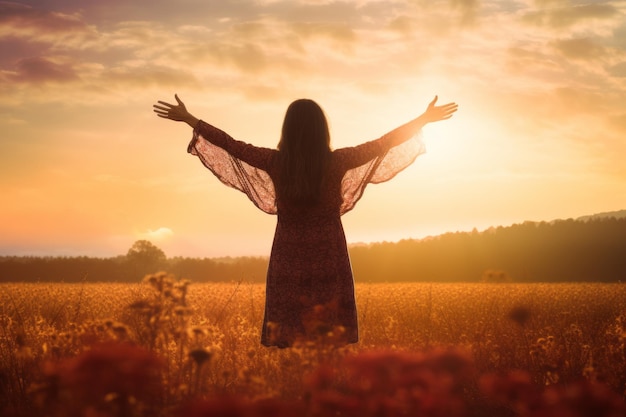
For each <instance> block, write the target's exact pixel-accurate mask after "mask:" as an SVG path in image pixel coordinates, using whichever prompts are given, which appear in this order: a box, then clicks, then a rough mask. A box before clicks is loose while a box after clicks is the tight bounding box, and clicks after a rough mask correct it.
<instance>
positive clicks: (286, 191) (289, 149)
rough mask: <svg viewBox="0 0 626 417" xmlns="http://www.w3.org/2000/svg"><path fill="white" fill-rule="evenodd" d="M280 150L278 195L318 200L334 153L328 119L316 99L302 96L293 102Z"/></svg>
mask: <svg viewBox="0 0 626 417" xmlns="http://www.w3.org/2000/svg"><path fill="white" fill-rule="evenodd" d="M278 150H279V151H280V152H279V155H280V158H281V162H280V163H281V181H280V184H279V187H278V197H279V198H285V199H287V200H289V201H290V202H292V203H296V204H300V205H307V204H315V203H316V202H317V201H318V199H319V195H320V189H321V183H322V180H323V175H324V172H325V170H326V165H327V162H328V158H329V156H330V133H329V130H328V122H327V120H326V116H325V115H324V111H323V110H322V108H321V107H320V106H319V105H318V104H317V103H316V102H314V101H313V100H309V99H299V100H296V101H294V102H293V103H291V104H290V105H289V107H288V108H287V113H286V114H285V120H284V122H283V129H282V134H281V138H280V142H279V143H278Z"/></svg>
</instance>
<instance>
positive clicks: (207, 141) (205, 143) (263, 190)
mask: <svg viewBox="0 0 626 417" xmlns="http://www.w3.org/2000/svg"><path fill="white" fill-rule="evenodd" d="M187 152H189V153H190V154H192V155H195V156H197V157H198V158H199V159H200V161H202V163H203V164H204V166H206V167H207V168H208V169H209V170H210V171H211V172H212V173H213V174H214V175H215V176H216V177H217V178H218V179H219V180H220V181H221V182H223V183H224V184H226V185H228V186H229V187H232V188H235V189H237V190H239V191H241V192H243V193H244V194H246V195H247V196H248V198H249V199H250V200H251V201H252V202H253V203H254V205H255V206H257V207H258V208H259V209H261V210H263V211H264V212H266V213H268V214H276V192H275V190H274V183H273V181H272V179H271V177H270V175H269V174H268V170H269V168H270V164H271V163H272V160H273V158H274V154H275V153H276V152H277V151H276V150H273V149H269V148H261V147H257V146H253V145H251V144H248V143H245V142H241V141H237V140H235V139H233V138H232V137H230V136H229V135H228V134H227V133H226V132H224V131H222V130H220V129H218V128H216V127H214V126H211V125H210V124H208V123H206V122H203V121H199V122H198V124H197V125H196V127H195V128H194V130H193V138H192V139H191V142H190V143H189V146H188V147H187Z"/></svg>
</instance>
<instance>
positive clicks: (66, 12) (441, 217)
mask: <svg viewBox="0 0 626 417" xmlns="http://www.w3.org/2000/svg"><path fill="white" fill-rule="evenodd" d="M175 93H176V94H178V95H179V96H180V98H181V99H182V100H183V101H184V102H185V104H186V105H187V108H188V109H189V111H190V112H191V113H192V114H194V115H195V116H196V117H198V118H201V119H203V120H205V121H207V122H209V123H211V124H213V125H215V126H217V127H219V128H221V129H223V130H225V131H226V132H228V133H229V134H230V135H231V136H233V137H234V138H236V139H238V140H243V141H246V142H249V143H253V144H256V145H259V146H266V147H275V146H276V144H277V142H278V138H279V134H280V127H281V124H282V119H283V117H284V114H285V110H286V108H287V106H288V105H289V103H291V102H292V101H293V100H295V99H298V98H303V97H306V98H311V99H313V100H315V101H317V102H318V103H319V104H320V105H321V106H322V107H323V109H324V111H325V113H326V115H327V117H328V120H329V123H330V128H331V137H332V146H333V147H334V148H341V147H344V146H352V145H356V144H358V143H361V142H364V141H368V140H372V139H376V138H378V137H380V136H382V135H383V134H385V133H386V132H387V131H390V130H392V129H393V128H395V127H397V126H399V125H401V124H403V123H404V122H407V121H409V120H411V119H413V118H414V117H417V116H418V115H419V114H421V113H422V112H423V111H424V109H425V108H426V106H427V104H428V102H430V100H431V99H432V98H433V97H434V96H435V95H438V96H439V102H440V103H446V102H451V101H454V102H456V103H458V104H459V111H458V112H457V113H456V114H455V115H454V117H452V118H451V119H450V120H447V121H443V122H438V123H434V124H429V125H427V126H426V127H425V128H424V130H423V137H424V142H425V144H426V149H427V153H425V154H424V155H421V156H420V157H419V158H418V159H417V160H416V162H415V163H414V164H413V165H411V166H410V167H409V168H407V169H406V170H404V171H403V172H402V173H400V174H399V175H398V176H397V177H395V178H394V179H393V180H392V181H390V182H388V183H383V184H376V185H370V186H368V187H367V189H366V190H365V194H364V196H363V198H362V199H361V200H360V201H359V203H358V204H357V206H356V207H355V209H354V210H353V211H351V212H349V213H347V214H346V215H345V216H344V217H343V223H344V228H345V231H346V236H347V239H348V242H350V243H356V242H380V241H397V240H400V239H408V238H423V237H426V236H431V235H437V234H440V233H445V232H454V231H470V230H472V229H474V228H476V229H477V230H479V231H480V230H485V229H487V228H489V227H490V226H498V225H503V226H507V225H511V224H514V223H521V222H524V221H544V220H545V221H550V220H553V219H557V218H572V217H573V218H575V217H578V216H582V215H588V214H594V213H599V212H606V211H613V210H620V209H625V208H626V164H624V162H623V159H624V155H625V154H626V1H575V0H571V1H566V0H520V1H513V0H503V1H500V0H498V1H495V0H485V1H482V0H441V1H432V0H391V1H375V0H372V1H370V0H351V1H350V0H346V1H340V0H337V1H330V0H237V1H234V0H232V1H231V0H208V1H207V0H177V1H171V0H107V1H99V0H32V1H15V2H12V1H0V196H1V197H0V198H1V200H0V201H1V204H0V255H20V256H21V255H36V256H41V255H49V256H77V255H81V256H82V255H86V256H97V257H108V256H116V255H123V254H125V253H126V252H127V251H128V249H129V248H130V247H131V246H132V244H133V243H134V242H135V241H136V240H140V239H147V240H150V241H151V242H152V243H154V244H155V245H157V246H158V247H160V248H161V249H163V251H164V252H165V253H166V255H167V256H194V257H197V256H198V257H219V256H267V255H269V251H270V248H271V244H272V238H273V232H274V228H275V225H276V217H275V216H271V215H267V214H265V213H263V212H261V211H260V210H258V209H257V208H256V207H255V206H254V205H253V204H252V203H251V202H250V201H249V200H248V199H247V198H246V197H245V195H244V194H242V193H240V192H238V191H236V190H233V189H229V188H227V187H225V186H224V185H223V184H221V183H220V182H219V181H218V180H217V179H216V178H215V177H213V176H212V175H211V173H210V172H209V171H208V170H206V169H205V168H204V167H203V165H202V164H201V163H200V162H199V160H198V159H197V158H196V157H194V156H192V155H189V154H187V152H186V148H187V144H188V142H189V140H190V139H191V133H192V132H191V129H190V128H189V127H188V126H187V125H184V124H182V123H176V122H172V121H168V120H164V119H160V118H158V117H156V116H155V114H154V113H153V111H152V105H153V104H154V103H155V102H156V101H157V100H165V101H169V102H174V94H175Z"/></svg>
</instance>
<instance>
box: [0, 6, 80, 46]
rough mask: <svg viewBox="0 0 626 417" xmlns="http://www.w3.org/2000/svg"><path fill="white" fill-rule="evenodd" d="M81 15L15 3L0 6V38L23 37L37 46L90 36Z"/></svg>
mask: <svg viewBox="0 0 626 417" xmlns="http://www.w3.org/2000/svg"><path fill="white" fill-rule="evenodd" d="M90 32H91V29H90V27H89V26H88V25H86V24H85V22H83V21H82V20H81V16H80V14H78V13H76V14H65V13H58V12H51V11H47V10H43V9H39V8H34V7H31V6H26V5H23V4H19V3H14V2H0V38H20V37H25V38H29V39H32V40H34V41H39V42H59V41H61V40H62V39H63V38H65V37H68V36H70V37H71V36H75V35H77V34H78V35H81V36H83V35H85V34H89V33H90Z"/></svg>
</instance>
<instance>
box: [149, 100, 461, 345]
mask: <svg viewBox="0 0 626 417" xmlns="http://www.w3.org/2000/svg"><path fill="white" fill-rule="evenodd" d="M175 98H176V101H177V102H178V104H177V105H173V104H169V103H166V102H163V101H159V102H158V104H156V105H154V111H155V112H156V114H157V115H158V116H160V117H163V118H166V119H170V120H175V121H182V122H186V123H187V124H189V125H190V126H191V127H193V139H192V140H191V143H189V146H188V152H189V153H191V154H193V155H196V156H198V157H199V158H200V160H201V161H202V163H203V164H204V165H205V166H206V167H207V168H208V169H210V170H211V171H212V172H213V174H215V176H217V177H218V178H219V179H220V180H221V181H222V182H223V183H224V184H226V185H228V186H230V187H233V188H236V189H238V190H240V191H242V192H244V193H245V194H246V195H247V196H248V198H250V200H252V202H253V203H254V204H255V205H256V206H257V207H258V208H260V209H261V210H263V211H264V212H266V213H269V214H277V215H278V222H277V225H276V233H275V236H274V242H273V246H272V252H271V256H270V261H269V268H268V271H267V282H266V301H265V318H264V320H263V328H262V336H261V343H262V344H264V345H266V346H272V345H275V346H279V347H286V346H291V345H292V344H293V343H294V341H295V340H296V339H298V338H303V337H304V338H312V337H313V336H315V335H311V334H309V333H311V332H312V331H319V330H320V326H317V327H316V328H315V330H312V329H311V326H310V324H311V323H310V321H311V320H315V321H317V322H318V323H317V324H319V321H320V319H321V320H322V322H323V323H322V324H323V325H322V326H321V330H322V331H325V330H326V329H327V330H330V329H333V328H335V329H343V330H344V333H343V340H344V341H345V342H347V343H356V342H357V341H358V329H357V314H356V305H355V298H354V280H353V276H352V268H351V266H350V259H349V257H348V248H347V244H346V239H345V235H344V231H343V227H342V224H341V216H342V215H343V214H344V213H346V212H348V211H349V210H351V209H352V208H353V207H354V205H355V204H356V202H357V201H358V200H359V198H361V195H362V194H363V190H364V189H365V186H366V185H367V184H368V183H380V182H383V181H387V180H389V179H391V178H393V176H395V175H396V174H397V173H398V172H400V171H401V170H403V169H404V168H406V167H407V166H408V165H410V164H411V163H412V162H413V161H414V160H415V158H416V157H417V156H418V155H420V154H422V153H423V152H424V146H423V144H422V142H421V140H420V138H419V135H418V133H419V132H420V130H421V128H422V127H423V126H424V125H425V124H427V123H430V122H435V121H438V120H445V119H448V118H450V117H451V116H452V114H453V113H454V112H455V111H456V110H457V105H456V104H454V103H449V104H446V105H443V106H436V105H435V104H436V102H437V97H435V98H434V99H433V101H432V102H431V103H430V104H429V105H428V108H427V109H426V111H425V112H424V113H423V114H422V115H421V116H419V117H417V118H416V119H414V120H412V121H410V122H408V123H406V124H404V125H402V126H400V127H398V128H397V129H395V130H392V131H391V132H389V133H387V134H386V135H384V136H383V137H381V138H379V139H377V140H373V141H370V142H366V143H363V144H361V145H359V146H355V147H347V148H342V149H337V150H332V149H331V147H330V135H329V130H328V124H327V121H326V117H325V115H324V112H323V111H322V109H321V108H320V107H319V106H318V105H317V103H315V102H314V101H312V100H308V99H301V100H296V101H294V102H293V103H291V105H290V106H289V108H288V109H287V113H286V114H285V120H284V123H283V128H282V135H281V138H280V142H279V143H278V149H269V148H262V147H257V146H253V145H250V144H248V143H244V142H240V141H237V140H234V139H233V138H231V137H230V136H229V135H228V134H226V133H225V132H223V131H221V130H219V129H218V128H216V127H214V126H211V125H210V124H208V123H206V122H204V121H201V120H198V119H196V118H195V117H194V116H192V115H191V114H190V113H189V112H188V111H187V109H186V107H185V105H184V104H183V102H182V101H181V100H180V99H179V98H178V96H177V95H176V96H175ZM307 320H308V321H309V323H308V325H307Z"/></svg>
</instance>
